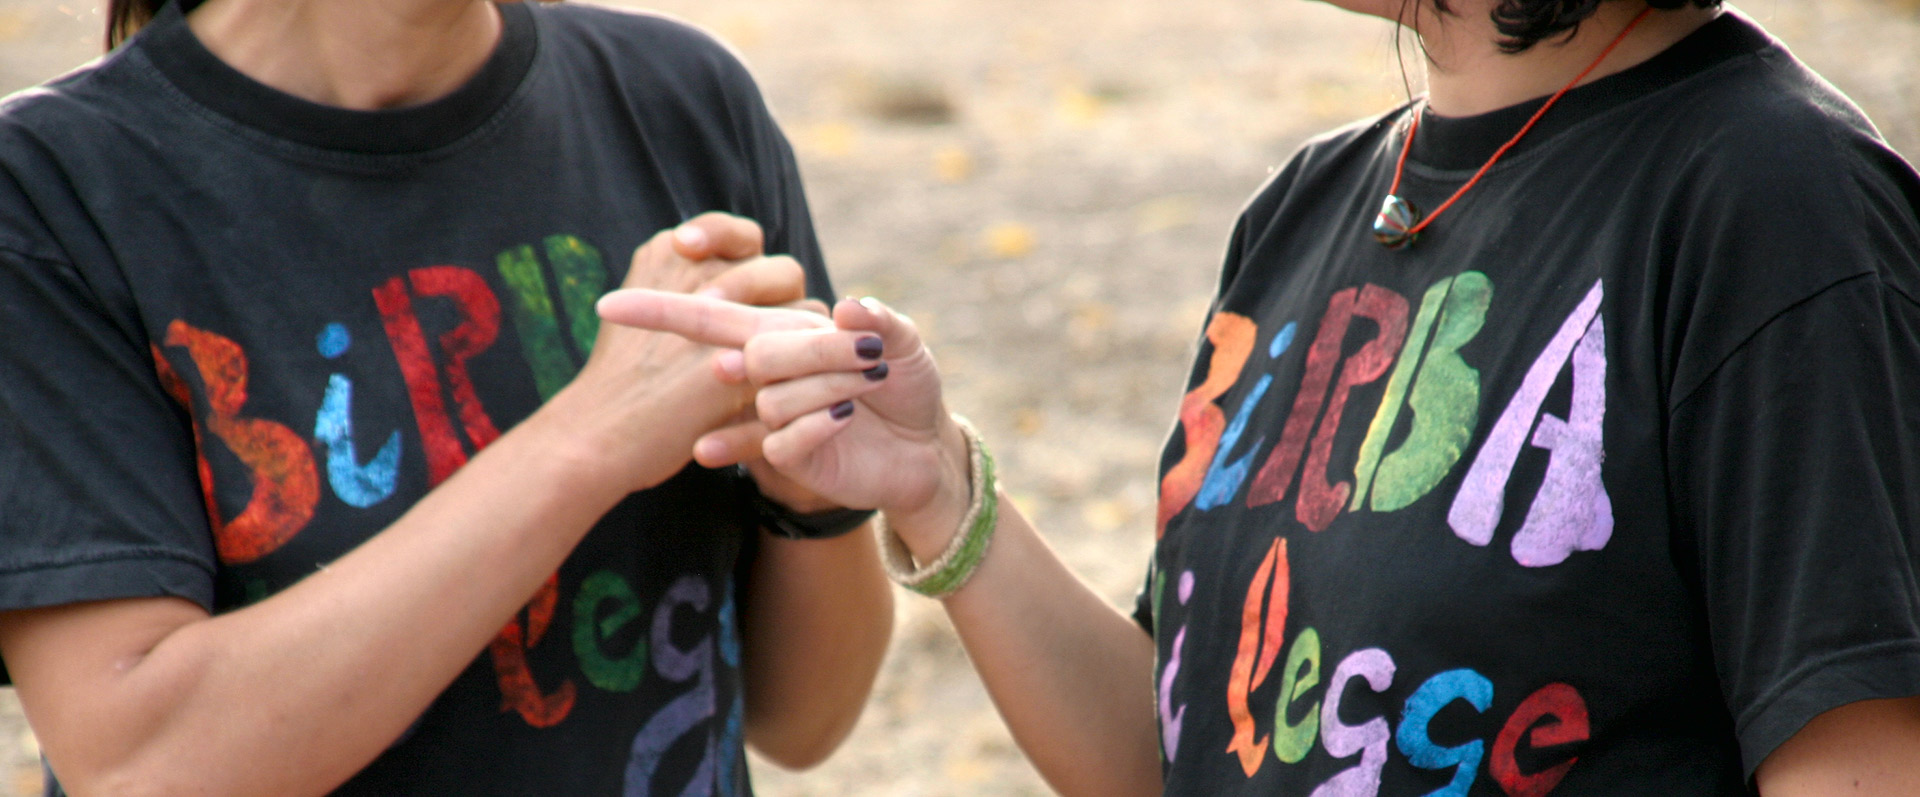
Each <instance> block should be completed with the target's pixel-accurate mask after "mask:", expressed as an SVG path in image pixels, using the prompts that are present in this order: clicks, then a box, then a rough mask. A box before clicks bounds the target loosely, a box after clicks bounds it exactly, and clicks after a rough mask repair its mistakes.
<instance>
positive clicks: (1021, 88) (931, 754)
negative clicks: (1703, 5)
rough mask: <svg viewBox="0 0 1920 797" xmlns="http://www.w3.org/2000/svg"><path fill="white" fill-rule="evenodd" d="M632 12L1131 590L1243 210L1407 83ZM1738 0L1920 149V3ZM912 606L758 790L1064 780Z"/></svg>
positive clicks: (1232, 42) (1347, 51) (1047, 17)
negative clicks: (813, 752) (782, 137)
mask: <svg viewBox="0 0 1920 797" xmlns="http://www.w3.org/2000/svg"><path fill="white" fill-rule="evenodd" d="M633 5H647V6H651V7H654V8H660V9H663V10H665V11H667V12H669V13H672V14H675V15H677V16H681V17H683V18H685V19H688V20H691V21H693V22H695V23H697V24H700V25H702V26H705V27H707V28H709V29H711V30H713V31H714V32H716V33H717V34H719V35H720V36H721V37H723V38H725V39H726V40H727V41H729V42H731V43H732V44H733V45H734V46H735V47H737V48H738V49H739V50H740V52H741V53H742V54H743V55H744V56H745V58H746V59H747V61H748V62H749V63H750V64H751V65H752V66H753V68H754V70H755V72H756V73H757V74H758V76H759V77H760V80H761V82H762V84H763V88H764V89H765V91H766V94H767V97H768V100H769V102H770V103H771V105H772V106H773V108H774V110H775V112H776V113H777V114H778V115H779V117H780V118H781V120H782V121H783V122H784V124H785V125H786V127H787V129H788V132H789V134H790V135H791V137H792V138H793V140H794V143H795V146H796V149H797V151H798V153H799V156H800V160H801V165H802V168H803V170H804V171H805V173H806V176H807V179H808V184H809V189H810V192H811V195H812V200H813V203H814V212H815V216H816V218H817V219H818V222H819V226H820V231H821V236H822V238H823V240H824V242H825V245H826V249H827V254H828V257H829V259H830V262H831V264H832V267H833V269H834V271H835V274H836V275H837V280H838V283H839V288H840V289H841V290H842V291H843V292H847V293H855V294H873V295H877V296H880V297H883V298H885V299H887V300H888V301H891V302H893V303H895V304H896V305H897V306H899V307H901V308H903V309H905V310H907V311H908V312H910V313H912V314H913V315H914V317H915V318H916V319H917V320H919V321H920V323H921V324H922V326H923V327H924V328H925V329H926V330H927V331H928V333H929V336H930V337H931V338H932V340H933V342H934V348H935V351H937V352H938V353H939V354H940V358H941V363H942V366H943V368H944V369H945V370H946V372H947V373H948V374H949V376H950V389H951V397H950V400H951V403H952V405H953V406H954V407H956V408H958V409H960V410H961V411H963V412H966V413H968V414H970V415H972V417H973V418H974V419H975V420H976V421H978V422H979V424H980V425H981V427H982V428H983V429H984V431H985V433H986V435H987V438H988V439H989V440H991V441H993V444H994V446H995V449H996V452H997V453H999V454H1000V455H1001V457H1002V460H1003V471H1004V474H1005V475H1004V479H1005V482H1006V484H1007V485H1008V487H1009V488H1010V490H1011V492H1012V493H1013V494H1014V496H1015V500H1016V501H1017V502H1019V503H1020V504H1021V505H1022V507H1023V508H1024V509H1026V511H1027V512H1028V514H1029V516H1030V517H1033V518H1034V519H1035V520H1036V522H1037V523H1039V525H1040V527H1041V528H1042V529H1045V530H1046V531H1047V533H1048V536H1049V538H1050V539H1051V540H1052V542H1053V544H1054V545H1055V546H1056V547H1057V548H1058V549H1059V550H1060V551H1061V553H1062V555H1063V556H1064V557H1065V558H1066V559H1068V560H1069V562H1070V563H1071V564H1072V565H1073V566H1074V567H1076V568H1077V569H1078V570H1079V571H1080V572H1081V573H1082V574H1083V575H1084V577H1085V578H1086V579H1087V580H1088V581H1089V582H1090V583H1092V584H1093V585H1095V586H1096V587H1097V588H1098V589H1099V590H1100V591H1101V592H1102V593H1104V594H1106V595H1107V596H1108V597H1110V598H1111V599H1112V600H1114V601H1115V602H1116V603H1130V601H1131V598H1132V594H1133V592H1134V590H1135V589H1136V585H1137V583H1138V581H1139V579H1140V577H1141V575H1142V573H1143V569H1144V567H1145V562H1146V556H1147V552H1148V550H1149V548H1150V546H1151V541H1152V536H1153V534H1152V522H1153V521H1152V518H1153V501H1154V461H1155V457H1156V453H1157V451H1158V448H1159V445H1160V442H1161V439H1162V437H1163V436H1164V435H1165V433H1166V430H1167V426H1168V422H1169V419H1170V418H1171V417H1172V416H1173V411H1174V408H1175V406H1176V404H1177V397H1178V392H1179V387H1180V384H1181V382H1182V376H1183V375H1184V373H1185V369H1186V367H1187V357H1188V356H1189V349H1190V346H1191V341H1192V340H1193V339H1194V338H1195V335H1196V332H1197V330H1198V325H1199V321H1200V319H1201V316H1202V314H1203V312H1204V310H1205V307H1206V302H1207V298H1208V295H1209V292H1210V288H1211V287H1212V282H1213V277H1214V273H1215V269H1216V268H1217V266H1218V259H1219V256H1220V252H1221V250H1222V244H1223V241H1224V240H1225V237H1226V234H1227V231H1228V229H1229V226H1230V225H1231V223H1232V220H1233V216H1234V213H1235V211H1236V210H1237V209H1238V207H1239V205H1240V203H1241V202H1242V201H1243V200H1244V199H1245V198H1246V197H1247V196H1248V194H1249V193H1251V192H1252V191H1253V190H1254V189H1255V188H1257V187H1258V186H1259V184H1260V183H1261V182H1262V180H1263V179H1264V178H1265V176H1266V175H1267V173H1268V171H1269V170H1270V169H1273V168H1275V167H1276V166H1278V165H1279V164H1281V163H1282V162H1284V160H1285V159H1286V157H1287V156H1288V154H1289V152H1290V151H1291V150H1292V148H1293V147H1294V146H1295V145H1297V144H1298V143H1299V142H1300V140H1301V139H1303V138H1304V137H1305V136H1307V135H1309V134H1311V133H1312V132H1314V131H1317V130H1320V129H1324V128H1327V127H1330V126H1332V125H1334V124H1337V123H1340V122H1343V121H1346V120H1348V119H1351V118H1354V117H1358V116H1361V115H1364V114H1369V113H1374V112H1377V111H1379V110H1382V109H1384V108H1386V107H1389V106H1390V105H1391V104H1393V103H1395V102H1397V101H1398V100H1399V99H1400V98H1401V96H1402V93H1401V91H1402V90H1401V84H1400V78H1399V72H1398V71H1397V69H1396V67H1395V64H1394V58H1393V48H1392V44H1391V39H1390V37H1389V34H1388V32H1387V28H1386V26H1385V25H1384V24H1382V23H1378V22H1376V21H1373V20H1368V19H1363V18H1357V17H1352V16H1349V15H1347V14H1344V13H1342V12H1339V11H1336V10H1333V9H1331V8H1328V7H1325V6H1322V5H1319V4H1316V3H1311V2H1304V0H1268V2H1247V1H1246V0H1235V1H1230V2H1218V3H1169V2H1149V1H1148V0H911V1H910V2H895V1H893V0H806V2H797V1H794V0H788V1H786V2H776V1H775V0H665V1H664V2H658V3H645V4H633ZM1741 7H1742V8H1743V9H1744V10H1745V11H1746V12H1747V13H1749V14H1751V15H1753V16H1755V17H1757V18H1759V19H1760V20H1761V21H1762V22H1763V23H1764V24H1765V25H1767V26H1768V27H1769V28H1771V29H1772V30H1773V31H1774V32H1775V33H1776V34H1777V35H1779V36H1781V37H1782V38H1783V39H1785V40H1786V41H1787V42H1788V43H1789V44H1790V45H1791V46H1793V48H1794V49H1795V50H1796V51H1797V52H1798V53H1799V54H1800V55H1801V57H1803V58H1804V59H1805V60H1807V61H1808V62H1810V63H1812V64H1813V65H1814V67H1815V68H1817V69H1819V70H1821V71H1822V72H1823V73H1824V74H1826V75H1827V77H1828V78H1829V79H1831V80H1832V81H1833V82H1834V83H1836V84H1838V85H1839V86H1840V87H1841V88H1842V89H1844V90H1845V91H1847V93H1849V94H1850V95H1852V96H1853V97H1854V98H1855V99H1856V100H1857V101H1859V102H1860V104H1861V105H1863V106H1865V107H1866V108H1867V110H1868V112H1869V113H1870V114H1871V115H1872V116H1873V117H1874V119H1875V120H1877V121H1878V123H1879V124H1880V126H1881V129H1882V130H1883V131H1884V132H1885V133H1886V134H1887V136H1888V138H1889V139H1890V140H1891V141H1892V142H1893V143H1894V146H1895V147H1896V148H1897V149H1899V150H1901V151H1902V152H1904V153H1906V154H1907V155H1908V156H1909V157H1910V158H1911V157H1914V156H1920V57H1917V56H1916V54H1920V0H1818V1H1817V2H1806V1H1805V0H1750V2H1747V3H1744V4H1742V6H1741ZM99 14H100V11H99V9H98V8H97V7H95V6H93V5H90V4H89V3H87V2H81V1H80V0H0V91H10V90H12V89H15V88H18V87H22V86H27V85H30V84H32V83H35V82H38V81H40V80H43V79H45V78H47V77H49V76H52V75H54V74H57V73H59V72H61V71H63V70H64V69H65V68H67V67H70V66H71V65H73V64H77V63H79V62H81V61H83V60H85V59H87V58H90V57H92V56H93V54H94V52H95V50H96V48H97V41H98V38H99V28H100V25H101V22H100V17H99ZM1356 223H1358V221H1357V220H1356ZM899 611H900V615H899V626H898V632H897V637H896V642H895V646H894V651H893V655H892V656H891V657H890V659H889V661H888V663H887V666H886V670H885V672H884V673H883V675H882V677H881V681H880V684H879V687H878V690H877V692H876V694H875V696H874V699H873V701H872V704H871V705H870V706H869V708H868V710H867V712H866V715H865V717H864V718H863V719H862V721H861V723H860V726H859V728H858V729H857V730H856V732H855V734H854V736H853V738H852V739H851V740H849V742H848V743H847V745H846V747H845V748H843V750H842V751H841V752H840V753H839V754H838V755H837V756H836V757H835V758H834V759H833V760H832V761H830V762H829V763H827V764H825V765H823V766H821V767H820V768H818V769H815V770H813V771H811V772H808V773H803V774H798V775H795V774H790V773H784V772H780V771H779V770H777V769H775V768H774V767H771V766H768V765H765V764H764V763H760V762H756V766H755V776H756V781H757V784H758V788H759V790H760V791H761V792H762V793H764V794H769V795H776V796H778V795H812V794H820V795H836V796H844V797H852V796H853V795H889V797H898V796H900V795H929V796H931V795H1019V794H1044V793H1046V789H1045V786H1044V785H1043V784H1042V783H1041V782H1040V780H1039V779H1038V778H1037V777H1036V776H1035V775H1034V774H1033V773H1032V771H1031V770H1030V768H1029V767H1028V766H1027V765H1026V763H1025V762H1024V761H1023V760H1022V759H1021V758H1020V755H1019V752H1018V751H1017V750H1016V749H1015V748H1014V746H1013V744H1012V743H1011V741H1010V740H1009V739H1008V737H1007V734H1006V732H1005V731H1004V729H1003V728H1002V727H1001V725H1000V723H999V721H998V719H997V718H996V717H995V715H994V713H993V710H992V707H991V706H990V705H989V704H988V702H987V700H986V698H985V695H984V693H983V691H982V690H981V689H980V687H979V685H978V682H977V681H975V679H974V678H973V676H972V674H971V672H970V670H969V669H968V667H967V665H966V661H965V658H964V656H963V655H962V654H961V653H960V652H959V650H958V648H957V646H956V645H955V643H954V642H953V637H952V636H951V633H950V631H949V630H948V629H947V628H946V625H945V620H944V618H943V617H942V615H941V614H940V613H939V612H938V610H937V608H936V607H935V606H933V605H932V604H931V603H930V602H927V601H923V600H916V599H912V598H911V596H908V595H905V594H903V595H902V596H901V600H900V610H899ZM0 694H4V698H3V701H4V702H0V791H4V790H5V789H7V788H12V789H14V791H15V792H16V793H18V794H22V795H25V794H34V793H37V792H38V787H39V767H38V764H37V762H36V760H35V752H34V751H35V747H34V745H33V740H32V736H31V734H30V733H29V732H28V731H27V729H26V727H25V724H24V722H23V721H22V720H21V718H20V715H19V713H18V709H17V707H16V706H15V705H14V703H13V701H12V695H11V692H10V690H8V691H6V692H4V693H0Z"/></svg>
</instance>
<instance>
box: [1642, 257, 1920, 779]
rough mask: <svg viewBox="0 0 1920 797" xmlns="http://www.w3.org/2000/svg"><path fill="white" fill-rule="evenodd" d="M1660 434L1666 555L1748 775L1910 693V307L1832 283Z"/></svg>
mask: <svg viewBox="0 0 1920 797" xmlns="http://www.w3.org/2000/svg"><path fill="white" fill-rule="evenodd" d="M1905 268H1911V264H1909V265H1907V266H1905ZM1668 433H1669V440H1668V443H1667V444H1668V447H1669V452H1670V454H1669V456H1670V460H1669V461H1670V463H1671V465H1672V471H1671V473H1670V474H1669V479H1670V482H1669V489H1670V490H1671V492H1672V496H1673V501H1674V506H1675V508H1676V512H1677V513H1679V515H1680V517H1678V518H1676V525H1677V526H1678V527H1679V528H1682V529H1691V532H1690V534H1691V536H1692V539H1690V540H1689V539H1684V538H1683V539H1682V540H1680V541H1679V543H1678V544H1677V545H1676V550H1675V553H1676V556H1677V557H1678V558H1679V559H1680V561H1681V563H1682V566H1683V567H1690V568H1693V569H1696V570H1697V573H1698V577H1699V579H1698V583H1699V584H1700V589H1701V593H1700V595H1699V598H1700V599H1701V601H1702V603H1703V605H1704V608H1705V611H1706V616H1707V624H1708V632H1709V634H1710V644H1711V646H1712V651H1713V657H1714V661H1715V666H1716V669H1717V670H1718V675H1719V679H1720V683H1721V688H1722V690H1723V692H1724V696H1725V699H1726V702H1727V705H1728V707H1729V710H1730V711H1731V713H1732V716H1733V719H1734V722H1735V730H1736V733H1737V735H1738V737H1739V742H1740V746H1741V753H1742V757H1743V759H1744V763H1745V765H1746V769H1747V773H1748V774H1749V776H1751V774H1752V772H1753V770H1754V769H1755V768H1756V767H1758V766H1759V764H1760V762H1761V761H1762V760H1763V759H1764V758H1765V757H1766V756H1767V755H1768V754H1769V753H1771V752H1772V751H1773V750H1774V749H1775V748H1776V747H1778V746H1779V745H1780V744H1781V743H1782V742H1784V741H1786V740H1787V739H1788V738H1789V737H1791V736H1792V735H1793V734H1794V733H1796V732H1798V731H1799V730H1800V729H1801V728H1802V727H1803V726H1804V725H1805V724H1806V723H1807V722H1808V721H1809V720H1811V719H1812V718H1814V717H1815V716H1817V715H1819V714H1821V713H1822V712H1825V711H1828V710H1830V709H1833V708H1837V707H1839V706H1841V705H1844V704H1847V703H1851V702H1855V701H1859V700H1868V699H1876V698H1892V697H1903V696H1909V695H1920V584H1917V581H1920V558H1917V556H1920V307H1916V305H1915V303H1914V301H1913V300H1912V299H1911V298H1909V297H1908V296H1907V295H1906V294H1905V293H1903V292H1901V291H1900V290H1897V289H1895V288H1894V287H1892V286H1889V285H1887V284H1885V283H1884V282H1883V281H1882V279H1881V277H1880V276H1879V275H1878V274H1875V273H1868V274H1863V275H1860V276H1857V277H1854V278H1851V279H1847V280H1844V281H1840V282H1837V283H1835V284H1833V285H1832V286H1830V287H1828V288H1826V289H1824V290H1822V291H1820V292H1818V293H1817V294H1815V295H1813V296H1811V297H1810V298H1808V299H1806V300H1804V301H1802V302H1799V303H1797V304H1795V305H1793V306H1791V307H1788V308H1786V309H1785V310H1784V311H1783V312H1781V313H1780V314H1778V315H1777V316H1775V317H1774V318H1773V319H1771V320H1770V321H1768V322H1767V323H1766V324H1765V325H1764V326H1761V327H1760V328H1759V329H1758V331H1757V332H1755V333H1754V334H1753V335H1752V336H1751V337H1750V338H1748V339H1747V340H1746V341H1745V342H1744V343H1743V344H1742V345H1741V346H1740V347H1739V348H1738V349H1737V350H1735V351H1734V352H1733V353H1732V355H1731V356H1730V357H1728V358H1727V359H1725V360H1724V361H1723V362H1722V363H1721V364H1720V365H1719V367H1718V368H1717V369H1715V370H1714V371H1713V373H1712V374H1711V375H1710V376H1709V377H1708V378H1706V379H1705V381H1703V382H1701V383H1700V385H1699V386H1698V387H1697V388H1696V389H1694V390H1692V391H1691V392H1689V393H1688V394H1687V395H1684V396H1681V397H1678V398H1677V402H1676V403H1675V404H1674V405H1673V407H1672V409H1671V412H1670V420H1669V429H1668ZM1689 559H1692V560H1693V561H1688V560H1689Z"/></svg>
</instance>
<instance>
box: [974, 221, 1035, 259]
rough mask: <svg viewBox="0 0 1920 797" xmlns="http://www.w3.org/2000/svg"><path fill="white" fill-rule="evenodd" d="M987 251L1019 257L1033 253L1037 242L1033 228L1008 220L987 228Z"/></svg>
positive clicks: (997, 255)
mask: <svg viewBox="0 0 1920 797" xmlns="http://www.w3.org/2000/svg"><path fill="white" fill-rule="evenodd" d="M986 240H987V251H988V252H991V253H993V256H994V257H999V258H1007V259H1012V258H1019V257H1026V256H1027V255H1030V254H1033V247H1034V244H1035V243H1036V241H1035V238H1034V234H1033V228H1032V227H1028V226H1027V225H1025V224H1021V223H1019V222H1014V221H1008V222H1001V223H999V224H995V225H993V226H992V227H988V228H987V232H986Z"/></svg>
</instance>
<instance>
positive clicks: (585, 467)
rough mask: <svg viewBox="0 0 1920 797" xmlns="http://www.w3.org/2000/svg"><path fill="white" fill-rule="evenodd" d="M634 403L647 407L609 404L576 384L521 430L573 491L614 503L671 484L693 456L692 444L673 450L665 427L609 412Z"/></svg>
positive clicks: (581, 381) (638, 414)
mask: <svg viewBox="0 0 1920 797" xmlns="http://www.w3.org/2000/svg"><path fill="white" fill-rule="evenodd" d="M582 376H585V374H584V373H583V374H582ZM643 399H644V397H643ZM635 403H638V404H641V405H644V404H646V403H647V402H645V401H644V400H642V401H640V402H633V400H632V399H631V398H630V399H628V400H627V401H622V402H615V401H611V400H608V399H606V398H604V397H603V396H602V395H601V393H600V392H599V391H595V390H594V389H593V386H592V385H591V384H590V382H589V381H588V380H586V379H576V380H575V381H574V382H573V383H571V384H569V385H567V386H566V387H564V388H562V389H561V390H560V391H559V392H557V393H555V394H554V395H553V397H552V398H551V399H548V400H547V402H546V403H545V404H543V405H541V407H540V409H539V410H537V411H535V412H534V413H533V415H531V416H529V417H528V418H527V420H526V421H525V422H523V423H522V424H521V430H524V432H525V433H526V434H528V435H530V436H531V437H532V440H531V441H530V442H532V443H533V444H534V445H535V446H537V448H536V449H535V450H537V451H539V452H540V455H541V456H543V457H547V458H550V459H551V460H553V461H555V462H556V463H557V465H558V467H560V468H562V469H563V470H565V471H566V473H567V475H568V477H569V478H570V479H571V480H572V484H574V485H576V489H577V490H579V491H581V492H583V493H586V494H588V495H596V496H597V495H602V494H604V495H608V496H611V497H612V498H613V499H614V500H618V499H619V497H621V496H624V495H626V494H628V493H632V492H634V491H637V490H642V489H645V488H648V487H652V486H654V485H656V484H659V483H660V482H663V481H666V480H667V479H669V478H672V477H673V474H675V473H677V472H679V471H680V469H681V468H683V467H685V466H686V463H687V462H688V461H689V460H691V459H692V456H693V455H692V451H693V444H692V441H691V440H688V441H687V442H685V443H684V444H680V445H678V446H677V447H676V446H675V444H674V442H673V441H672V440H669V439H667V438H668V437H670V434H669V432H670V429H669V428H668V426H669V425H667V424H657V423H643V422H640V421H639V420H638V418H640V417H646V415H645V414H644V410H640V409H636V410H635V411H633V412H625V413H623V412H610V411H609V409H610V408H613V407H632V406H633V405H634V404H635ZM653 417H662V414H654V415H653Z"/></svg>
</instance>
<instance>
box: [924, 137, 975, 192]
mask: <svg viewBox="0 0 1920 797" xmlns="http://www.w3.org/2000/svg"><path fill="white" fill-rule="evenodd" d="M933 176H934V177H937V178H939V179H940V182H943V183H960V182H966V180H967V178H969V177H972V176H973V155H971V154H969V153H968V152H967V150H966V149H965V148H964V147H960V146H958V145H948V146H945V147H941V148H940V149H939V150H936V151H935V152H934V153H933Z"/></svg>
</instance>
